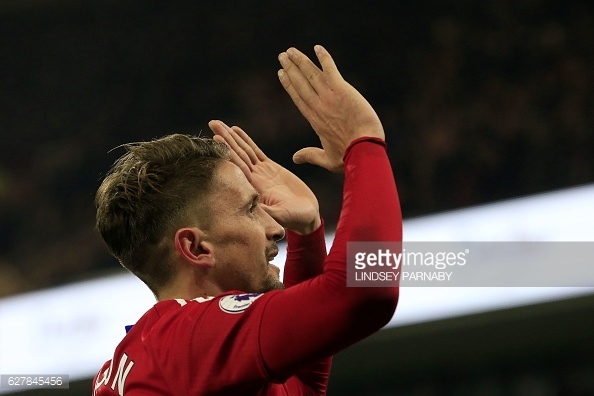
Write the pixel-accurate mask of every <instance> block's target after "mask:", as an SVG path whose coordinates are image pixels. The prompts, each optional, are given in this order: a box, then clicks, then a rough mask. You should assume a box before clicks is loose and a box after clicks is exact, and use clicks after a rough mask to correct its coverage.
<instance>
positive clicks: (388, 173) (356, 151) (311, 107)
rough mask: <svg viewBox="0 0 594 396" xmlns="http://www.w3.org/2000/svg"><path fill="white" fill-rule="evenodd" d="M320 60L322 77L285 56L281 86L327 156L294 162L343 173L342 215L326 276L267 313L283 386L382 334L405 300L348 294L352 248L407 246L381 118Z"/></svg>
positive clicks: (321, 54) (270, 346) (271, 359)
mask: <svg viewBox="0 0 594 396" xmlns="http://www.w3.org/2000/svg"><path fill="white" fill-rule="evenodd" d="M316 55H317V57H318V59H319V60H320V63H321V65H322V70H320V69H319V68H318V67H316V66H315V65H314V64H313V62H312V61H311V60H310V59H309V58H307V57H306V56H305V55H304V54H302V53H301V52H299V51H298V50H296V49H294V48H291V49H290V50H288V51H287V53H283V54H281V55H280V56H279V59H280V62H281V65H282V66H283V69H282V70H281V71H279V78H280V80H281V83H282V84H283V87H284V88H285V90H286V91H287V92H288V93H289V95H290V96H291V98H292V99H293V102H294V103H295V104H296V105H297V107H298V108H299V110H300V111H301V113H302V114H303V115H304V116H305V117H306V118H307V120H308V121H309V122H310V124H311V126H312V127H313V129H314V130H315V131H316V133H317V134H318V136H319V138H320V142H321V143H322V149H319V148H311V147H310V148H305V149H302V150H300V151H298V152H297V153H296V154H295V156H294V160H295V162H298V163H301V162H309V163H313V164H316V165H320V166H322V167H324V168H326V169H329V170H332V171H342V170H343V169H344V172H345V185H344V192H343V208H342V211H341V216H340V220H339V223H338V228H337V231H336V237H335V240H334V243H333V245H332V249H331V251H330V254H329V255H328V257H327V259H326V263H325V267H324V273H323V274H322V275H320V276H318V277H316V278H314V279H312V280H310V281H307V282H303V283H301V284H299V285H296V286H294V287H292V288H289V289H287V290H285V291H282V292H276V293H275V295H274V296H272V297H271V298H270V299H269V302H268V305H267V306H266V309H265V312H264V315H263V318H262V327H261V336H260V342H261V350H262V357H263V360H264V362H265V365H266V366H267V367H268V369H269V371H270V372H271V373H272V374H273V375H275V376H279V377H280V378H282V377H284V376H286V375H289V374H290V372H291V370H293V369H294V368H295V367H299V365H300V364H303V363H305V362H309V361H312V360H313V359H318V358H320V357H324V356H330V355H332V354H334V353H336V352H338V351H339V350H341V349H343V348H345V347H346V346H348V345H350V344H352V343H354V342H356V341H358V340H360V339H362V338H364V337H366V336H368V335H370V334H372V333H374V332H375V331H377V330H379V329H380V328H381V327H382V326H384V325H385V324H386V323H387V322H388V321H389V320H390V319H391V317H392V315H393V313H394V310H395V308H396V303H397V300H398V288H397V287H385V288H381V287H378V288H349V287H347V286H346V261H347V257H346V247H347V246H346V244H347V242H351V241H401V240H402V217H401V213H400V204H399V200H398V194H397V191H396V185H395V182H394V176H393V174H392V170H391V166H390V163H389V160H388V157H387V154H386V151H385V143H384V132H383V127H382V125H381V122H380V121H379V118H378V117H377V115H376V113H375V111H374V110H373V108H372V107H371V106H370V105H369V103H368V102H367V101H366V100H365V98H363V96H362V95H361V94H360V93H359V92H357V91H356V90H355V89H354V88H353V87H352V86H351V85H350V84H348V83H347V82H346V81H345V80H344V79H343V78H342V76H341V75H340V73H339V72H338V69H337V68H336V65H335V64H334V61H333V60H332V58H331V57H330V54H328V52H327V51H326V50H325V49H323V48H322V47H320V46H316ZM284 335H290V336H291V342H287V340H286V338H285V337H284Z"/></svg>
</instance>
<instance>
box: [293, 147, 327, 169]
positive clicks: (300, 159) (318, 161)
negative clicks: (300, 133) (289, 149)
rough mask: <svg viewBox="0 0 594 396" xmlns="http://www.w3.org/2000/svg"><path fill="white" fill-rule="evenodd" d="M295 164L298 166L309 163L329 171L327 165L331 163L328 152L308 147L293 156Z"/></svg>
mask: <svg viewBox="0 0 594 396" xmlns="http://www.w3.org/2000/svg"><path fill="white" fill-rule="evenodd" d="M293 162H295V163H296V164H305V163H308V164H313V165H318V166H321V167H323V168H326V169H328V168H327V166H328V165H327V164H328V162H329V161H328V157H327V156H326V152H325V151H324V150H322V149H321V148H317V147H306V148H303V149H301V150H299V151H297V152H296V153H295V154H293Z"/></svg>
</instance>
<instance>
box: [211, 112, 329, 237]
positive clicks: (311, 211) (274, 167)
mask: <svg viewBox="0 0 594 396" xmlns="http://www.w3.org/2000/svg"><path fill="white" fill-rule="evenodd" d="M209 126H210V129H211V130H212V131H213V133H214V134H215V136H214V139H215V140H217V141H219V142H224V143H226V144H227V145H228V146H229V147H230V148H231V161H232V162H233V163H234V164H235V165H237V166H238V167H239V168H240V169H241V170H242V171H243V173H244V174H245V176H246V177H247V179H248V180H249V181H250V183H251V184H252V185H253V186H254V188H255V189H256V190H257V191H258V193H259V194H260V203H261V205H262V207H263V208H264V209H265V210H266V211H267V212H268V213H269V214H270V215H271V216H272V217H273V218H274V219H275V220H276V221H278V222H279V224H281V225H282V226H283V227H285V228H288V229H290V230H293V231H296V232H299V233H302V234H306V233H309V232H311V231H313V230H315V229H316V228H317V227H318V226H319V224H320V214H319V205H318V200H317V199H316V197H315V195H314V193H313V192H312V191H311V190H310V188H309V187H307V185H306V184H305V183H304V182H303V181H302V180H301V179H299V178H298V177H297V176H295V175H294V174H293V173H291V172H290V171H288V170H287V169H285V168H283V167H282V166H280V165H279V164H277V163H276V162H274V161H273V160H271V159H270V158H268V157H267V156H266V154H264V152H263V151H262V150H260V148H259V147H258V146H257V145H256V143H254V141H253V140H252V139H251V138H250V137H249V136H248V135H247V133H245V132H244V131H243V130H242V129H241V128H239V127H235V126H234V127H232V128H229V127H228V126H227V125H225V124H224V123H223V122H221V121H211V122H210V123H209Z"/></svg>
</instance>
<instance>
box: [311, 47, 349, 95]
mask: <svg viewBox="0 0 594 396" xmlns="http://www.w3.org/2000/svg"><path fill="white" fill-rule="evenodd" d="M314 51H315V52H316V56H317V58H318V60H319V61H320V65H322V70H323V71H324V76H325V78H326V82H327V83H328V84H329V85H330V87H331V88H332V87H334V86H335V84H336V83H337V82H339V81H344V79H343V78H342V75H341V74H340V72H339V71H338V67H336V63H334V59H332V56H331V55H330V53H329V52H328V51H327V50H326V48H324V47H322V46H321V45H316V46H315V47H314Z"/></svg>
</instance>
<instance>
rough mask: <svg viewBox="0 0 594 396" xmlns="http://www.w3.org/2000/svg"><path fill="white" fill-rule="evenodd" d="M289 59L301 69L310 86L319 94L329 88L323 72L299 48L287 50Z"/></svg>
mask: <svg viewBox="0 0 594 396" xmlns="http://www.w3.org/2000/svg"><path fill="white" fill-rule="evenodd" d="M287 55H288V56H289V59H290V60H291V61H292V62H293V63H294V64H295V65H296V66H297V67H298V68H299V70H300V71H301V74H302V75H303V76H304V77H305V78H306V79H307V81H308V82H309V85H310V86H311V87H312V88H313V90H314V91H316V93H317V94H319V93H320V91H323V90H325V89H327V88H328V82H327V81H326V77H325V76H324V73H323V72H322V70H320V69H319V68H318V67H317V66H316V65H315V64H314V63H313V62H312V61H311V59H309V57H308V56H307V55H305V54H304V53H302V52H301V51H299V50H298V49H297V48H293V47H291V48H289V49H288V50H287Z"/></svg>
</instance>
